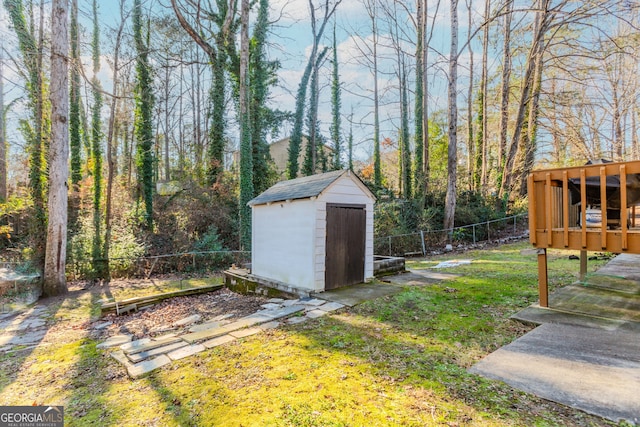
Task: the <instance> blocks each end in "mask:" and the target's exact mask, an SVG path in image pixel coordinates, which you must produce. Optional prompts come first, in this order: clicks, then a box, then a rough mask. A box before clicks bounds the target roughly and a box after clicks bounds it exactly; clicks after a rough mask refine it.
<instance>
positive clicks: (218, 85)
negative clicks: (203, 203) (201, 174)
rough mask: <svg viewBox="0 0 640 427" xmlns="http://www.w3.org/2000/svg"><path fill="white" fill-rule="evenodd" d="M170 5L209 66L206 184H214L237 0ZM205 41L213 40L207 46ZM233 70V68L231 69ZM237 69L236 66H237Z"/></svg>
mask: <svg viewBox="0 0 640 427" xmlns="http://www.w3.org/2000/svg"><path fill="white" fill-rule="evenodd" d="M171 6H172V8H173V10H174V12H175V14H176V17H177V18H178V21H179V22H180V25H181V26H182V28H184V30H185V31H186V32H187V34H189V36H190V37H191V38H192V39H193V40H194V41H195V42H196V43H197V44H198V45H199V46H200V47H201V48H202V49H203V50H204V51H205V53H206V54H207V56H208V57H209V62H210V64H211V74H212V79H213V81H212V83H211V89H210V92H209V102H210V107H209V112H210V127H209V146H208V152H207V157H208V168H207V181H208V182H209V183H210V184H213V183H214V182H216V180H217V179H218V176H219V175H220V173H221V172H222V170H223V166H224V147H225V132H226V124H227V123H226V118H225V109H226V94H227V91H226V78H225V70H226V69H227V68H228V64H227V62H228V59H229V54H230V53H231V54H233V52H230V51H229V50H230V49H231V50H233V49H234V47H235V44H234V43H233V40H232V35H233V34H234V31H235V30H236V29H237V25H238V20H237V17H236V15H237V11H236V6H237V0H214V1H212V2H207V3H206V6H207V7H206V8H204V7H203V4H202V3H201V2H184V3H181V4H180V5H179V4H178V2H177V0H171ZM208 40H212V41H213V44H212V43H209V41H208ZM232 69H236V67H232ZM237 69H238V70H239V67H237Z"/></svg>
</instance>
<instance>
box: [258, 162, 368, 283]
mask: <svg viewBox="0 0 640 427" xmlns="http://www.w3.org/2000/svg"><path fill="white" fill-rule="evenodd" d="M374 202H375V196H374V195H373V194H372V193H371V191H369V189H368V188H367V187H366V186H365V185H364V184H363V182H362V181H361V180H360V178H358V177H357V176H356V175H355V174H354V173H353V172H351V171H348V170H340V171H333V172H327V173H323V174H318V175H311V176H307V177H303V178H297V179H293V180H289V181H282V182H279V183H278V184H276V185H274V186H273V187H271V188H269V189H268V190H266V191H265V192H264V193H262V194H260V195H259V196H258V197H256V198H254V199H253V200H251V201H250V202H249V205H250V206H251V207H252V221H253V223H252V230H253V232H252V251H251V275H252V276H254V277H255V278H256V279H258V280H261V279H264V281H265V282H269V283H276V284H278V287H279V288H280V289H281V290H283V291H287V292H292V293H299V294H300V293H310V292H322V291H325V290H330V289H335V288H338V287H342V286H347V285H351V284H355V283H361V282H364V281H365V280H367V279H370V278H372V277H373V275H374V271H373V270H374V259H373V205H374Z"/></svg>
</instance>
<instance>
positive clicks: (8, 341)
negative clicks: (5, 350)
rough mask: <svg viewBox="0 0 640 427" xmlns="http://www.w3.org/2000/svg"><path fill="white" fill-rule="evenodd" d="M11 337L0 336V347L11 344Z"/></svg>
mask: <svg viewBox="0 0 640 427" xmlns="http://www.w3.org/2000/svg"><path fill="white" fill-rule="evenodd" d="M12 339H13V335H0V345H5V344H11V340H12Z"/></svg>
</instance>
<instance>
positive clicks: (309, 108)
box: [0, 0, 640, 295]
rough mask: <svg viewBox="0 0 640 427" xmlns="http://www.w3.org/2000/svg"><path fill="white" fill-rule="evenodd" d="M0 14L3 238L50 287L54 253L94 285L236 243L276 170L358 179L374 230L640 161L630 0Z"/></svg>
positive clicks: (86, 5)
mask: <svg viewBox="0 0 640 427" xmlns="http://www.w3.org/2000/svg"><path fill="white" fill-rule="evenodd" d="M3 6H4V11H3V14H2V15H0V18H1V21H0V22H2V23H3V25H2V30H1V35H2V39H3V40H4V42H3V44H2V45H1V46H0V199H1V200H2V203H1V204H0V208H1V210H0V220H1V222H0V231H1V232H2V236H3V237H2V242H1V243H2V247H3V249H4V253H5V254H6V255H5V258H6V257H9V256H11V260H16V261H20V262H25V261H27V260H28V261H29V262H30V265H31V267H32V268H33V269H35V270H36V271H41V272H42V273H43V275H42V277H43V279H44V281H45V288H44V289H45V293H46V294H50V295H53V294H57V293H61V292H64V291H65V289H66V285H65V259H66V260H67V262H69V261H71V260H91V263H90V264H88V265H89V266H90V267H88V268H87V269H86V271H83V274H84V275H85V276H86V277H92V278H96V279H106V280H108V279H109V278H110V277H111V276H112V275H118V274H122V271H120V270H119V269H118V268H115V264H114V263H113V262H110V260H113V259H122V258H126V257H136V256H141V255H144V254H146V255H158V254H163V253H171V252H181V251H189V250H205V251H212V250H213V251H215V250H223V249H229V250H237V249H243V250H250V242H251V238H250V233H251V211H250V208H249V207H248V206H247V202H248V201H249V200H251V199H252V198H253V197H255V196H256V195H257V194H259V193H261V192H262V191H264V190H265V189H267V188H268V187H269V186H271V185H272V184H274V183H275V182H277V181H278V180H280V179H284V178H294V177H297V176H301V175H310V174H314V173H318V172H322V171H327V170H334V169H341V168H346V167H348V168H351V169H354V170H355V171H356V172H357V173H358V174H359V175H360V176H362V178H363V179H364V180H365V181H366V182H367V184H368V185H369V186H370V188H371V189H372V190H373V191H374V192H375V193H376V194H377V196H378V199H379V200H378V205H377V208H376V233H377V234H378V235H387V234H394V233H396V234H400V233H403V232H411V231H414V230H417V229H423V230H424V229H440V228H444V229H451V228H452V227H454V226H455V225H462V224H465V223H475V222H479V221H485V220H489V219H493V218H497V217H501V216H503V215H505V213H507V212H513V211H517V210H518V209H522V208H524V206H525V203H524V199H525V198H526V191H527V189H526V177H527V175H528V173H529V172H530V171H531V170H532V169H533V168H534V167H537V166H555V167H559V166H569V165H577V164H583V163H585V162H586V161H587V160H589V159H599V158H607V159H611V160H631V159H636V158H638V154H639V144H638V138H639V133H640V131H639V129H638V121H639V120H640V109H639V105H640V99H639V95H640V79H639V77H638V76H639V75H640V73H639V71H640V48H639V45H640V28H639V25H640V15H639V11H640V5H639V4H638V3H637V2H619V1H613V0H605V1H595V0H588V1H582V2H572V1H568V0H554V1H552V0H529V1H514V0H483V1H480V0H466V1H465V2H458V1H457V0H451V1H449V2H444V1H440V0H415V1H401V0H400V1H398V0H396V1H391V0H358V1H355V0H354V1H349V2H346V0H291V1H289V2H283V1H281V0H278V1H276V0H259V1H254V2H249V1H248V0H241V1H239V0H211V1H208V2H201V1H198V0H171V1H170V3H168V4H166V5H164V6H163V5H162V4H159V3H154V4H153V5H152V4H151V3H148V2H143V1H142V0H118V1H115V0H114V1H113V2H109V3H108V6H107V3H103V2H97V0H91V1H89V0H71V1H68V0H55V1H53V2H51V3H45V2H44V1H37V0H3ZM299 10H306V11H307V13H306V14H304V13H302V14H301V15H300V16H297V17H295V18H294V17H292V16H293V14H294V11H299ZM5 24H6V25H5ZM49 24H50V25H49ZM300 28H303V29H304V31H306V33H305V34H304V37H306V38H307V39H308V40H310V43H309V44H308V45H307V46H305V48H306V51H305V52H302V53H301V52H293V46H294V45H295V44H296V43H295V42H294V41H297V39H299V38H302V33H300V31H301V30H300ZM292 40H293V41H292ZM287 45H291V49H292V50H291V51H289V50H288V49H287ZM292 58H293V59H292ZM478 67H479V69H477V68H478ZM291 76H295V79H294V80H295V81H291V80H292V79H291ZM289 106H290V107H289ZM280 138H289V142H288V144H289V145H288V157H287V160H286V164H277V162H276V161H275V160H276V159H274V158H272V155H271V152H270V143H272V142H274V141H276V140H277V139H280ZM300 159H303V160H302V161H300ZM67 181H68V182H67ZM67 198H68V207H67ZM67 215H68V218H67ZM67 240H68V242H67ZM7 259H8V258H7ZM118 265H121V264H118Z"/></svg>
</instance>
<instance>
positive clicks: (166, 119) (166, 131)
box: [164, 58, 171, 182]
mask: <svg viewBox="0 0 640 427" xmlns="http://www.w3.org/2000/svg"><path fill="white" fill-rule="evenodd" d="M169 77H170V74H169V59H168V58H167V63H166V64H165V69H164V79H165V80H164V180H165V181H167V182H168V181H169V179H170V178H171V177H170V175H169V173H170V172H169V171H170V168H169V82H170V79H169Z"/></svg>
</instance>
